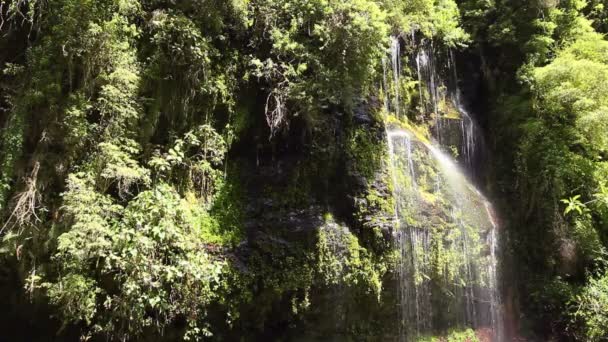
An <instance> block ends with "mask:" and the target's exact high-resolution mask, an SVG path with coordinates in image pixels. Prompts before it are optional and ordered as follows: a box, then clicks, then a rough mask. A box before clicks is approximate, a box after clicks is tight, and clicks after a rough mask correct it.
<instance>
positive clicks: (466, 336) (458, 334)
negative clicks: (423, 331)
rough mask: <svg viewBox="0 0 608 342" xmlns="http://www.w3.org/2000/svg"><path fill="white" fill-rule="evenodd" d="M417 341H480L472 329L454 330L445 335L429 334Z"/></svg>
mask: <svg viewBox="0 0 608 342" xmlns="http://www.w3.org/2000/svg"><path fill="white" fill-rule="evenodd" d="M417 342H480V341H479V339H478V338H477V335H476V334H475V332H474V331H473V330H471V329H466V330H454V331H451V332H450V333H448V334H447V335H444V336H427V337H422V338H419V339H418V340H417Z"/></svg>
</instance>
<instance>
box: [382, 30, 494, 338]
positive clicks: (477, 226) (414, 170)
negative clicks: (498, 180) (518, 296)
mask: <svg viewBox="0 0 608 342" xmlns="http://www.w3.org/2000/svg"><path fill="white" fill-rule="evenodd" d="M412 41H413V44H412V45H415V35H414V33H412ZM390 52H391V56H390V59H388V60H387V61H385V64H384V65H385V66H387V67H390V68H391V69H390V70H391V72H392V75H391V76H392V77H391V82H394V84H393V85H392V86H390V85H388V84H387V83H388V80H387V77H385V84H384V88H385V90H386V91H385V94H386V99H385V105H386V106H387V108H386V109H387V111H388V112H390V113H392V114H393V115H396V116H397V117H401V116H402V113H401V111H403V110H404V107H403V106H402V105H401V103H400V94H399V91H398V89H399V88H400V87H399V82H400V77H401V72H402V71H401V67H402V66H401V64H402V61H401V59H402V56H401V49H400V40H399V39H398V38H393V39H392V40H391V50H390ZM449 56H450V58H448V63H447V68H446V69H448V71H450V70H453V68H455V63H454V60H453V57H452V54H451V53H450V54H449ZM411 57H412V58H411V60H413V61H414V63H413V65H412V66H413V67H414V68H416V75H417V77H418V85H419V89H420V90H419V91H420V109H421V111H423V113H422V114H423V115H425V116H430V117H431V119H432V120H433V122H434V129H433V131H434V142H428V141H423V140H424V139H418V138H416V135H415V134H414V133H413V132H410V131H408V130H404V129H388V130H387V140H388V146H389V156H390V162H391V170H392V180H393V189H394V197H395V202H396V210H395V232H396V236H397V240H398V244H399V247H400V254H401V255H400V256H401V258H400V260H401V262H400V265H399V298H400V303H399V307H400V311H399V312H400V334H399V335H400V339H401V341H404V342H410V341H416V340H417V339H418V338H420V337H424V336H428V335H441V334H444V333H446V332H448V331H449V330H451V329H462V328H472V329H475V330H476V331H478V332H480V333H483V334H484V336H485V338H486V340H488V339H489V340H488V341H494V342H500V341H502V340H503V338H502V334H503V332H502V318H501V309H500V308H501V301H500V295H499V290H498V248H499V247H498V231H497V230H498V229H499V227H498V225H497V223H496V219H495V217H494V213H493V209H492V205H491V203H490V202H488V201H487V200H486V199H485V197H484V196H483V195H482V194H481V192H480V191H478V190H477V189H476V188H475V187H474V186H473V184H472V183H471V181H470V180H469V179H468V178H467V176H466V175H465V174H468V172H467V170H470V169H472V168H473V167H474V166H475V165H474V164H475V162H476V158H475V156H476V153H478V150H477V149H478V145H479V141H480V140H481V139H480V138H479V133H478V130H477V127H476V125H475V122H474V120H473V119H472V117H471V116H470V115H469V113H468V112H467V110H466V109H465V106H464V105H463V104H462V102H461V100H460V92H459V90H458V88H457V87H453V89H451V90H450V89H448V88H449V87H447V86H446V82H444V78H442V77H441V75H442V74H441V73H440V72H438V71H437V66H436V58H435V53H434V52H433V46H432V45H430V44H424V43H421V44H418V48H417V51H415V52H414V54H413V56H411ZM447 74H448V75H455V74H456V73H455V72H453V73H451V72H448V73H447ZM385 75H386V73H385ZM454 77H455V76H454ZM452 81H453V82H452V84H455V85H457V80H452ZM391 89H393V91H392V92H391V91H390V90H391ZM448 106H451V108H452V110H453V111H456V112H457V113H458V116H457V117H454V115H452V117H447V118H446V117H445V115H443V114H442V112H444V113H445V112H446V111H447V110H446V107H448ZM454 131H456V133H457V134H455V133H454ZM450 145H451V146H453V145H458V148H457V149H458V152H459V155H460V158H459V159H457V158H456V157H454V156H452V155H449V154H446V153H445V152H444V151H443V149H444V148H447V147H448V146H450ZM458 163H460V165H461V166H462V168H461V166H459V165H458Z"/></svg>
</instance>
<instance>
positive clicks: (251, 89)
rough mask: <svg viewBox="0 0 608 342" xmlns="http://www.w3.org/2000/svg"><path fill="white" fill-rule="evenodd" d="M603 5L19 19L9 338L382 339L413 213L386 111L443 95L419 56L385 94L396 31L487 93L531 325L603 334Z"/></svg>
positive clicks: (358, 3)
mask: <svg viewBox="0 0 608 342" xmlns="http://www.w3.org/2000/svg"><path fill="white" fill-rule="evenodd" d="M606 6H608V3H607V2H606V1H604V0H589V1H585V0H562V1H557V0H555V1H554V0H532V1H530V0H508V1H507V0H459V1H454V0H342V1H333V0H228V1H210V0H182V1H169V0H137V1H135V0H98V1H94V0H53V1H45V0H0V69H1V74H0V136H1V138H0V239H1V244H0V285H1V286H0V289H1V290H2V291H3V293H7V296H6V299H0V305H2V306H3V307H8V308H10V309H9V310H7V312H6V313H5V314H3V315H5V316H6V318H7V319H8V320H7V322H9V323H8V324H7V325H11V324H12V323H15V322H20V321H21V320H20V318H23V317H27V318H28V319H29V320H30V321H37V323H35V324H33V325H34V326H36V327H38V328H40V327H44V329H34V330H39V331H40V332H39V333H40V334H49V335H56V334H57V336H59V338H60V339H61V338H63V339H64V340H76V339H78V338H81V339H82V340H89V339H93V340H95V339H103V338H107V339H110V340H124V341H126V340H149V339H152V338H153V336H163V338H164V339H167V340H173V339H178V340H179V339H185V340H200V339H213V340H235V339H236V337H242V338H245V339H247V338H250V339H251V340H254V339H256V338H266V339H273V338H278V336H281V338H288V337H289V334H296V335H297V333H298V331H300V330H302V329H305V328H306V327H307V324H309V323H310V322H316V323H317V324H318V325H319V328H318V329H319V335H321V336H322V335H323V334H324V331H323V330H321V329H328V330H329V331H331V329H336V326H338V325H339V326H340V328H339V330H340V334H343V335H345V336H349V337H350V338H352V339H355V340H374V336H376V339H377V336H380V335H381V334H385V330H383V329H386V330H389V329H391V327H390V326H385V325H386V324H385V322H386V321H387V317H389V318H390V317H394V316H392V315H395V314H396V313H395V312H394V308H393V307H391V305H390V304H389V305H387V303H391V301H394V300H395V298H391V297H390V296H391V294H390V291H388V290H387V288H389V287H390V286H392V284H391V283H390V281H391V276H392V275H393V273H394V265H395V253H394V249H393V248H392V243H393V241H392V239H391V234H390V232H389V231H390V229H387V228H386V227H387V226H389V225H390V223H391V220H392V219H393V216H394V210H395V208H394V203H393V202H392V198H391V195H390V193H391V191H392V189H391V188H390V185H388V184H387V178H388V177H387V170H386V146H385V144H384V143H383V139H384V137H383V132H384V130H383V128H384V126H383V125H384V124H385V123H384V122H382V121H383V118H382V116H381V115H380V114H379V113H381V111H380V110H378V107H380V106H379V104H378V103H379V102H381V101H379V100H378V99H379V97H380V96H382V95H387V94H383V93H382V92H389V93H391V92H392V93H396V94H400V95H401V96H402V97H403V99H402V100H403V104H404V105H405V106H406V107H407V110H409V111H410V112H414V111H417V110H418V109H419V108H417V107H416V105H417V103H416V101H419V102H422V100H421V99H422V98H423V97H424V96H428V95H425V94H424V93H423V92H424V91H423V90H422V87H419V84H417V81H416V79H415V71H414V70H413V68H414V64H415V62H416V61H415V60H413V59H408V57H407V56H405V57H404V63H403V65H401V68H402V69H404V71H403V72H402V73H403V75H409V76H404V77H403V78H402V79H401V80H400V82H401V83H399V84H395V85H391V87H393V88H391V89H383V90H380V89H381V88H382V87H381V84H382V83H383V79H384V80H385V79H386V77H387V76H386V72H387V70H383V64H384V67H386V63H383V58H385V57H386V56H387V52H388V49H389V44H390V39H389V38H390V37H391V35H392V36H395V37H397V36H398V37H401V39H402V41H408V42H410V43H411V44H413V45H415V44H418V43H420V44H421V45H423V44H429V45H431V46H434V47H435V48H436V49H437V51H442V50H446V51H450V52H454V51H455V52H456V54H457V57H456V60H457V61H458V63H459V64H460V65H462V67H460V65H459V68H458V71H459V75H458V76H459V77H460V79H462V80H463V83H465V84H466V85H468V88H467V89H476V92H471V93H470V94H469V95H468V96H469V97H470V102H471V103H472V104H473V107H474V108H475V109H477V111H478V112H480V113H482V114H481V115H479V117H478V119H479V121H480V125H481V127H482V128H483V129H484V132H485V136H486V139H487V140H488V142H489V146H488V148H489V150H491V152H493V153H492V155H493V157H492V158H490V159H489V160H488V163H487V165H486V166H485V170H484V171H485V174H486V177H485V180H486V181H487V188H488V189H489V191H490V192H491V193H493V195H495V196H494V197H496V198H499V199H501V200H500V203H499V204H500V209H501V212H502V215H501V216H503V217H504V218H505V220H504V221H505V224H504V225H505V227H504V231H505V234H504V236H505V238H506V239H505V241H506V242H505V247H506V249H507V253H505V254H506V255H507V257H506V258H505V260H506V262H505V269H512V270H519V271H513V272H511V273H507V277H506V278H505V281H504V282H503V283H504V286H503V287H504V291H503V292H504V293H508V294H509V295H508V297H509V298H510V300H512V301H515V302H517V303H519V304H520V305H515V306H520V307H521V312H522V314H521V316H522V317H524V320H522V322H521V325H522V327H521V330H522V332H523V333H525V334H530V335H532V336H536V338H539V339H540V340H543V339H548V338H550V337H555V338H563V339H572V340H580V341H596V340H597V341H599V340H603V339H605V338H606V337H607V336H608V318H607V317H606V312H607V311H608V299H607V298H608V285H606V284H607V279H608V273H607V270H608V268H607V265H608V263H607V261H608V257H607V254H608V251H607V250H606V246H607V245H608V240H607V238H608V161H607V160H608V135H607V133H606V132H608V113H607V111H608V42H607V41H606V39H605V37H604V36H603V34H604V33H606V32H608V9H607V8H606ZM406 37H407V38H406ZM409 37H412V38H411V39H412V41H409V40H408V39H410V38H409ZM401 45H404V44H403V43H401ZM404 47H405V46H404ZM406 54H407V52H406ZM409 68H411V69H412V70H408V69H409ZM410 76H411V77H410ZM416 98H418V100H417V99H416ZM418 105H420V104H418ZM444 105H445V104H444ZM404 111H405V110H404ZM408 114H409V112H408ZM424 119H425V118H422V119H421V120H417V123H418V124H420V126H425V125H427V123H425V122H424ZM436 254H437V255H436V257H437V258H438V259H441V260H440V261H438V264H441V265H442V269H443V265H444V264H448V265H447V266H446V270H448V271H449V266H450V265H449V264H452V265H451V266H452V267H455V266H454V265H453V263H452V262H450V261H449V255H443V254H441V253H440V252H437V253H436ZM338 293H339V294H340V295H341V296H338V295H337V294H338ZM334 297H339V298H342V299H341V301H340V302H339V303H337V302H335V301H331V300H330V299H332V298H334ZM359 304H360V305H359ZM361 306H364V307H365V308H363V309H362V308H361ZM334 309H335V311H336V313H335V315H334V316H331V319H330V321H331V322H323V321H324V320H327V317H328V316H327V313H324V314H325V316H324V315H323V314H322V313H320V311H323V310H324V311H326V312H333V311H334ZM368 309H369V310H368ZM510 314H511V315H512V316H515V315H516V313H510ZM1 317H3V318H4V316H1ZM39 318H40V320H39ZM334 322H337V323H335V324H333V323H334ZM322 323H324V324H322ZM338 323H339V324H338ZM15 324H18V323H15ZM19 324H20V323H19ZM19 328H20V326H16V327H15V331H17V330H19ZM23 330H26V329H23ZM374 333H376V335H374ZM7 334H9V335H11V334H12V335H11V336H9V337H10V338H14V339H18V338H20V336H18V334H17V333H15V332H12V330H10V332H7ZM33 334H34V335H35V333H33ZM13 335H14V336H13ZM34 335H31V336H30V335H27V336H21V338H23V339H26V340H27V339H28V338H29V339H30V340H31V339H34V337H32V336H34ZM473 335H474V333H473V332H471V331H465V332H454V333H453V334H451V335H450V336H449V338H448V339H449V340H450V341H451V340H463V339H473V338H475V337H474V336H473ZM243 336H245V337H243ZM286 336H287V337H286ZM387 336H390V335H387ZM38 337H40V336H38ZM317 337H318V336H317ZM42 340H46V339H44V338H42Z"/></svg>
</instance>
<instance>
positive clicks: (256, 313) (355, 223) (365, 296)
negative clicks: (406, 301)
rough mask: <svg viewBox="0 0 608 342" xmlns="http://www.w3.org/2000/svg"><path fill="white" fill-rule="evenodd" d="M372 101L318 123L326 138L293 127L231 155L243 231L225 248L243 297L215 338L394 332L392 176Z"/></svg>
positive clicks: (363, 336) (382, 336) (359, 336)
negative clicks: (307, 138) (314, 138)
mask: <svg viewBox="0 0 608 342" xmlns="http://www.w3.org/2000/svg"><path fill="white" fill-rule="evenodd" d="M370 103H371V104H369V103H362V104H361V105H359V106H358V107H357V108H358V109H357V110H356V111H355V112H356V115H354V116H353V117H352V118H351V119H345V120H344V122H336V121H333V122H330V123H328V125H327V126H326V127H325V130H324V132H317V134H323V135H324V137H325V139H326V144H318V145H307V144H306V143H305V142H304V143H303V144H302V142H301V141H298V140H299V139H296V140H294V139H293V137H294V135H295V136H298V135H299V133H294V132H289V133H288V135H287V136H284V137H279V138H278V139H276V140H275V141H273V142H270V143H269V144H274V146H275V147H262V148H261V150H262V151H263V152H262V153H260V154H259V155H258V158H256V159H257V160H253V158H251V155H252V153H250V150H247V148H248V146H245V147H243V148H242V150H241V154H240V156H238V157H237V158H235V159H236V160H237V163H236V167H235V168H236V169H238V170H239V173H240V179H241V182H242V184H243V188H244V198H243V202H244V203H246V206H245V213H244V227H245V232H246V233H245V236H246V238H245V240H244V241H243V242H242V243H241V244H240V245H239V246H238V248H236V250H235V251H233V252H231V253H232V254H234V259H235V261H236V262H235V263H234V264H235V265H238V270H239V272H238V274H240V275H239V277H240V278H242V279H246V281H245V284H246V285H245V287H246V289H245V290H244V291H243V292H247V295H246V296H245V297H248V298H247V300H242V299H241V298H242V297H244V296H243V294H242V293H240V294H237V296H239V299H238V300H236V302H237V303H238V308H237V312H238V318H237V319H236V321H235V324H234V326H232V327H225V328H224V329H221V331H220V332H219V333H217V334H216V336H217V337H218V338H224V339H227V340H230V339H232V338H234V339H237V338H238V339H241V340H243V338H244V339H245V340H260V339H266V340H278V339H281V340H293V341H314V340H325V341H326V340H327V339H331V340H334V341H350V340H367V341H377V340H396V339H397V338H398V327H397V319H396V318H397V316H398V313H397V310H396V308H397V307H396V304H395V303H396V302H397V300H398V299H397V297H396V289H397V286H396V278H395V265H396V264H397V263H396V259H395V253H394V234H393V223H394V203H393V202H392V186H391V182H390V176H389V168H388V166H389V163H388V160H387V158H386V157H387V146H386V141H385V134H384V127H383V126H382V125H381V124H380V123H379V122H378V121H377V120H376V119H375V118H374V116H373V115H372V113H373V109H372V108H371V107H372V106H374V104H373V101H370ZM337 125H339V126H340V127H338V126H337ZM338 128H339V129H338ZM293 131H297V129H294V130H293ZM327 132H347V133H346V134H341V135H334V134H333V133H332V134H327ZM294 141H295V142H294ZM265 144H266V143H264V144H263V145H265ZM277 146H280V147H277ZM217 317H218V322H220V321H221V319H222V318H223V314H221V313H218V314H217ZM243 336H246V337H243Z"/></svg>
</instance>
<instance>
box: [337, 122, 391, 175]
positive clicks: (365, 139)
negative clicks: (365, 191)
mask: <svg viewBox="0 0 608 342" xmlns="http://www.w3.org/2000/svg"><path fill="white" fill-rule="evenodd" d="M347 139H348V140H347V143H346V154H347V155H348V156H349V158H350V159H351V160H352V161H353V168H354V169H355V171H357V172H358V173H360V174H361V175H363V176H365V177H366V178H367V179H370V180H371V179H373V178H374V176H375V175H376V172H378V170H381V169H382V163H383V161H384V158H385V156H386V151H387V149H386V145H384V144H383V143H382V141H381V140H380V139H379V138H378V136H377V134H376V133H375V130H370V129H367V128H359V129H354V130H353V131H351V133H350V135H349V137H348V138H347Z"/></svg>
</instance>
